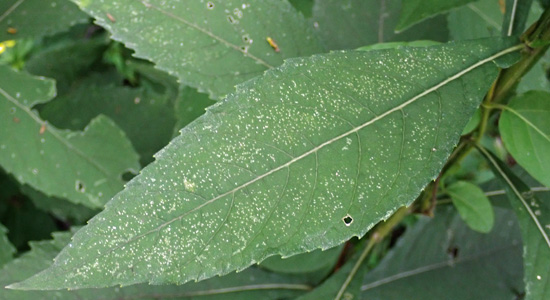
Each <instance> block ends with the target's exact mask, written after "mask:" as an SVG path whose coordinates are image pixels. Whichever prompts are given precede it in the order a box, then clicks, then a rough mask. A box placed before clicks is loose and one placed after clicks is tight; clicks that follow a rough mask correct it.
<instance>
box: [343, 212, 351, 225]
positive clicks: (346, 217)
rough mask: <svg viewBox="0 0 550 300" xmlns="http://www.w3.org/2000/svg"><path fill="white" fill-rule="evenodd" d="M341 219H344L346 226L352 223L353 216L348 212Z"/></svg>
mask: <svg viewBox="0 0 550 300" xmlns="http://www.w3.org/2000/svg"><path fill="white" fill-rule="evenodd" d="M342 221H344V224H345V225H346V226H350V225H351V223H353V218H352V217H351V216H350V215H349V214H347V215H346V216H345V217H343V218H342Z"/></svg>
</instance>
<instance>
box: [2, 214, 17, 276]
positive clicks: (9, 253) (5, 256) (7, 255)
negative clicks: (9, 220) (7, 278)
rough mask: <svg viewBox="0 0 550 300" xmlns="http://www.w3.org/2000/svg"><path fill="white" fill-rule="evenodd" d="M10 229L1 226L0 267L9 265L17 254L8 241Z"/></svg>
mask: <svg viewBox="0 0 550 300" xmlns="http://www.w3.org/2000/svg"><path fill="white" fill-rule="evenodd" d="M7 233H8V229H7V228H6V227H4V225H2V224H0V267H2V266H3V265H5V264H6V263H8V262H9V261H10V260H12V258H13V254H15V248H14V247H13V245H12V244H11V243H10V241H9V240H8V236H7Z"/></svg>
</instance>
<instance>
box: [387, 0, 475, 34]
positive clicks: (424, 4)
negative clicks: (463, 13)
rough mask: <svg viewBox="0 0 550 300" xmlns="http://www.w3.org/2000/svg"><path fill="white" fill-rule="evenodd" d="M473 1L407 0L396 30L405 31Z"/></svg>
mask: <svg viewBox="0 0 550 300" xmlns="http://www.w3.org/2000/svg"><path fill="white" fill-rule="evenodd" d="M473 1H475V0H446V1H441V0H405V1H403V7H402V9H401V16H400V17H399V22H398V23H397V26H396V28H395V30H396V31H397V32H400V31H403V30H405V29H407V28H409V27H410V26H412V25H414V24H416V23H418V22H420V21H422V20H424V19H427V18H429V17H431V16H434V15H437V14H440V13H444V12H447V11H449V10H450V9H452V8H455V7H459V6H462V5H465V4H467V3H470V2H473Z"/></svg>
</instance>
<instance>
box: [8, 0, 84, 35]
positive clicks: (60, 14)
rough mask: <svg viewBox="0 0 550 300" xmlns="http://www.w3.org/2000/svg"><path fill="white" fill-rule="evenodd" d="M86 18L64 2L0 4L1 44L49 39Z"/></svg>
mask: <svg viewBox="0 0 550 300" xmlns="http://www.w3.org/2000/svg"><path fill="white" fill-rule="evenodd" d="M88 18H89V17H88V16H87V15H86V14H84V13H82V12H81V11H80V10H79V9H78V7H77V6H76V5H74V4H73V3H71V2H69V1H66V0H2V1H1V2H0V41H4V40H11V39H21V38H37V37H42V36H44V35H51V34H54V33H57V32H59V31H65V30H68V29H69V27H70V26H71V25H74V24H78V23H85V22H87V21H88Z"/></svg>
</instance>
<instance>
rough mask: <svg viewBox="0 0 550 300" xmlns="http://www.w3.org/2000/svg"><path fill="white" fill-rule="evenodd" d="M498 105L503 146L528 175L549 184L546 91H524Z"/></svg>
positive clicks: (548, 103)
mask: <svg viewBox="0 0 550 300" xmlns="http://www.w3.org/2000/svg"><path fill="white" fill-rule="evenodd" d="M502 108H503V109H504V111H503V112H502V115H501V117H500V121H499V129H500V134H501V136H502V141H503V142H504V146H505V147H506V149H507V150H508V151H510V154H512V156H513V157H514V159H515V160H516V161H517V162H518V163H519V164H520V165H521V166H522V167H523V168H525V170H527V172H529V174H531V175H532V176H533V177H535V179H537V180H538V181H540V182H541V183H542V184H544V185H546V186H548V187H550V173H549V172H548V170H549V169H550V93H548V92H542V91H532V92H528V93H526V94H523V95H521V96H517V97H514V98H513V99H512V100H511V101H510V103H509V104H508V106H502Z"/></svg>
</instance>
